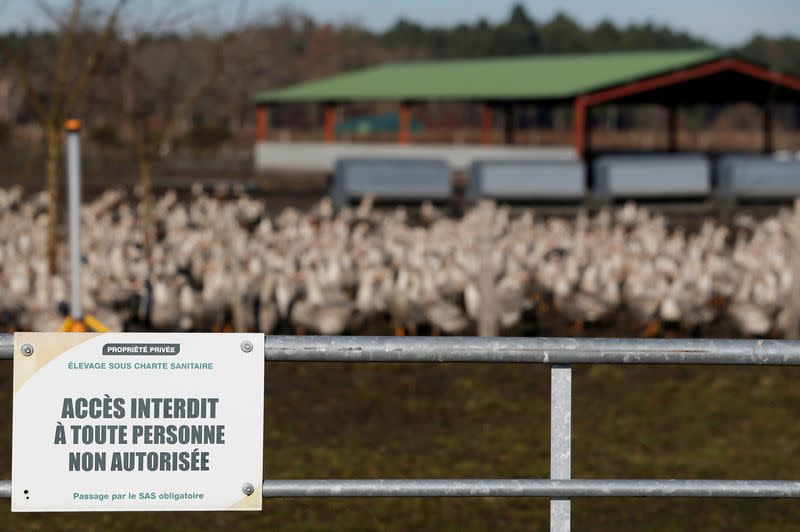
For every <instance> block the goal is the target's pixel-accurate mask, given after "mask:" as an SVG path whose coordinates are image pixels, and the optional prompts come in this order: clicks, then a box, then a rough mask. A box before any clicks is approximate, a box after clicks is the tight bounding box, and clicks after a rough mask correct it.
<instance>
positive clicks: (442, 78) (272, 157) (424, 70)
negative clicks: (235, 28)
mask: <svg viewBox="0 0 800 532" xmlns="http://www.w3.org/2000/svg"><path fill="white" fill-rule="evenodd" d="M254 99H255V102H256V104H257V127H256V131H257V134H256V137H257V144H256V166H257V167H265V166H268V165H269V164H272V163H280V162H282V161H283V162H285V163H287V166H289V167H291V166H292V165H293V164H300V165H303V164H305V165H313V164H319V165H322V166H326V167H327V168H331V167H332V165H333V162H334V161H335V159H337V158H339V157H346V156H353V155H358V154H359V153H361V152H363V146H358V145H356V144H353V143H351V142H347V143H337V142H336V141H337V121H338V116H339V109H340V108H341V107H342V106H344V105H349V104H354V103H365V102H369V103H382V104H390V105H396V112H397V114H398V124H397V128H396V138H395V142H393V143H384V144H370V153H371V154H372V155H375V156H386V157H403V156H412V157H420V156H422V157H425V156H432V155H435V156H443V157H445V158H447V159H448V160H449V162H450V164H451V166H453V167H454V168H456V169H458V168H465V167H466V166H467V165H468V164H469V162H470V161H469V159H483V158H487V157H488V158H502V159H509V158H523V159H536V158H540V159H541V158H546V159H574V158H590V157H591V156H592V153H593V150H592V120H591V115H592V112H593V111H594V110H595V109H598V108H600V107H602V106H606V105H614V106H623V107H624V106H629V105H658V106H662V107H663V108H664V109H665V110H666V112H667V116H668V118H667V120H666V129H667V134H666V137H667V144H666V151H677V150H678V148H679V144H678V129H679V118H678V117H679V112H680V109H681V108H682V107H688V106H693V105H699V104H711V105H728V104H733V103H741V102H747V103H750V104H752V105H755V106H757V107H758V108H759V109H760V111H761V113H762V120H761V123H762V128H761V134H762V137H761V139H760V143H761V148H762V150H763V151H764V152H772V151H773V145H774V144H773V130H774V127H773V107H774V106H775V105H776V104H780V103H797V102H800V78H797V77H793V76H790V75H787V74H784V73H780V72H776V71H774V70H770V69H769V68H767V67H765V66H762V65H759V64H756V63H753V62H751V61H748V60H745V59H743V58H740V57H736V56H733V55H730V54H727V53H725V52H721V51H718V50H708V49H705V50H689V51H686V50H683V51H669V52H663V51H660V52H633V53H631V52H628V53H603V54H582V55H553V56H541V55H539V56H529V57H516V58H493V59H477V60H456V61H422V62H410V63H390V64H384V65H380V66H376V67H372V68H367V69H363V70H358V71H355V72H349V73H344V74H340V75H336V76H332V77H328V78H325V79H320V80H314V81H310V82H306V83H301V84H299V85H295V86H291V87H287V88H283V89H280V90H274V91H265V92H260V93H258V94H256V95H255V97H254ZM433 102H459V103H467V104H474V105H479V106H480V116H481V120H480V122H481V135H480V141H481V142H480V144H481V145H463V144H462V145H457V144H449V145H438V146H433V145H424V146H423V145H418V144H413V140H414V127H413V126H412V124H414V112H415V107H417V106H419V105H420V104H428V103H433ZM293 104H307V105H316V106H319V107H321V109H322V117H321V118H322V122H323V127H322V129H323V134H322V143H317V142H312V143H309V142H298V143H286V142H281V143H273V142H268V140H272V139H271V138H270V137H271V136H270V135H269V129H270V119H271V115H274V112H275V110H276V108H279V107H280V106H284V105H293ZM526 105H528V106H529V105H536V106H541V107H566V108H569V109H571V113H570V115H571V122H572V135H571V137H572V140H571V144H572V145H571V146H565V147H564V148H563V149H559V148H553V147H548V148H545V147H542V146H537V145H535V144H534V143H532V144H525V145H519V144H516V145H514V137H515V135H514V134H515V131H514V130H515V124H516V123H517V122H516V121H515V120H514V116H515V112H516V111H517V110H519V109H521V108H522V107H524V106H526ZM498 115H499V116H500V117H502V120H501V122H502V124H503V125H502V129H503V135H502V139H503V142H501V143H496V142H493V132H494V128H495V125H496V123H497V120H496V117H498ZM493 144H494V145H493ZM498 144H501V145H498ZM309 148H314V150H313V153H310V151H309ZM295 151H296V152H297V153H295Z"/></svg>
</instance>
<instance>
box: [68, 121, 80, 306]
mask: <svg viewBox="0 0 800 532" xmlns="http://www.w3.org/2000/svg"><path fill="white" fill-rule="evenodd" d="M66 151H67V195H68V199H69V210H68V213H67V214H68V219H69V279H70V285H69V286H70V290H69V294H70V298H69V304H70V315H71V316H72V319H75V320H79V319H82V318H83V308H82V307H81V147H80V130H79V129H74V128H68V129H67V150H66Z"/></svg>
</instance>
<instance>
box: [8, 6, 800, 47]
mask: <svg viewBox="0 0 800 532" xmlns="http://www.w3.org/2000/svg"><path fill="white" fill-rule="evenodd" d="M67 1H68V0H49V2H50V3H51V4H55V5H58V4H64V3H66V2H67ZM96 1H98V0H96ZM99 1H100V2H101V3H102V2H107V3H111V0H99ZM174 1H176V0H138V3H139V4H140V5H147V6H152V5H154V4H159V3H163V2H174ZM136 3H137V0H133V4H134V5H135V4H136ZM181 3H182V4H183V5H187V6H188V5H191V4H193V3H194V4H197V5H208V4H209V3H210V1H209V0H181ZM214 3H215V4H216V6H217V7H216V9H217V10H218V11H219V13H220V14H219V16H220V17H222V18H223V19H228V20H229V21H231V22H232V21H233V20H235V19H236V17H237V13H239V11H240V9H241V8H242V7H243V8H244V13H245V15H246V16H255V15H256V14H257V13H260V12H263V11H266V10H270V9H274V8H277V7H280V6H285V5H289V6H292V7H295V8H298V9H301V10H303V11H306V12H308V13H309V14H311V15H312V16H313V17H314V18H315V19H317V20H320V21H331V22H342V21H345V20H348V21H353V20H355V21H358V22H360V23H362V24H363V25H365V26H367V27H368V28H370V29H373V30H383V29H386V28H387V27H389V26H390V25H391V24H392V23H394V21H396V20H397V19H398V18H399V17H406V18H409V19H412V20H416V21H418V22H422V23H425V24H435V25H443V26H448V25H453V24H456V23H459V22H472V21H475V20H477V19H478V18H481V17H485V18H488V19H489V20H492V21H499V20H502V19H504V18H505V17H506V16H507V15H508V12H509V10H510V9H511V6H512V5H513V3H514V2H513V1H505V0H402V1H390V0H290V1H288V2H287V1H285V0H279V1H271V0H217V1H216V2H214ZM522 3H523V4H524V5H525V7H526V9H527V10H528V13H529V14H530V15H531V16H533V17H534V18H535V19H537V20H539V21H543V20H548V19H550V18H551V17H552V16H553V15H554V14H555V13H557V12H558V11H564V12H566V13H568V14H569V15H570V16H572V17H573V18H575V19H577V20H578V21H579V22H581V23H582V24H584V25H593V24H596V23H597V22H598V21H600V20H602V19H605V18H609V19H611V20H613V21H614V22H615V23H617V24H623V25H624V24H629V23H631V22H636V23H641V22H645V21H651V22H654V23H658V24H666V25H669V26H671V27H672V28H673V29H677V30H685V31H689V32H691V33H693V34H695V35H697V36H701V37H705V38H707V39H710V40H712V41H714V42H715V43H717V44H720V45H723V46H734V45H738V44H742V43H744V42H745V41H747V40H748V39H749V38H750V37H751V36H752V35H754V34H755V33H763V34H766V35H770V36H779V35H792V36H794V37H800V0H758V1H756V0H571V1H560V2H559V1H555V0H527V1H523V2H522ZM36 4H37V3H36V2H33V1H31V0H0V30H8V29H13V28H24V27H28V26H31V25H38V24H37V23H40V22H39V18H40V17H38V16H37V13H38V8H37V6H36Z"/></svg>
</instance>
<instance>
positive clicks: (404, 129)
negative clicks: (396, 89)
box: [397, 102, 411, 144]
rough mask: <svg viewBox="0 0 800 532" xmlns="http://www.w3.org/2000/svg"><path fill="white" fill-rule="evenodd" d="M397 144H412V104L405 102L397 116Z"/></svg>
mask: <svg viewBox="0 0 800 532" xmlns="http://www.w3.org/2000/svg"><path fill="white" fill-rule="evenodd" d="M397 120H398V123H397V143H398V144H408V143H409V142H411V104H410V103H408V102H403V103H401V104H400V111H399V114H398V116H397Z"/></svg>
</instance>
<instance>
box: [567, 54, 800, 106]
mask: <svg viewBox="0 0 800 532" xmlns="http://www.w3.org/2000/svg"><path fill="white" fill-rule="evenodd" d="M726 70H731V71H734V72H739V73H741V74H745V75H747V76H750V77H754V78H756V79H760V80H762V81H766V82H769V83H773V84H775V85H780V86H782V87H786V88H788V89H792V90H795V91H800V78H796V77H793V76H787V75H786V74H781V73H779V72H774V71H772V70H768V69H766V68H764V67H760V66H758V65H753V64H751V63H747V62H745V61H741V60H739V59H735V58H732V57H728V58H725V59H718V60H716V61H712V62H710V63H705V64H703V65H699V66H696V67H691V68H686V69H684V70H678V71H675V72H670V73H669V74H662V75H660V76H654V77H652V78H647V79H643V80H640V81H635V82H632V83H629V84H627V85H620V86H618V87H612V88H610V89H605V90H601V91H597V92H592V93H589V94H586V95H584V96H583V97H584V98H586V104H587V105H597V104H600V103H605V102H609V101H612V100H619V99H621V98H625V97H628V96H633V95H635V94H640V93H643V92H647V91H651V90H655V89H660V88H661V87H666V86H668V85H675V84H678V83H682V82H685V81H691V80H693V79H697V78H701V77H704V76H710V75H712V74H716V73H718V72H723V71H726Z"/></svg>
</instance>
